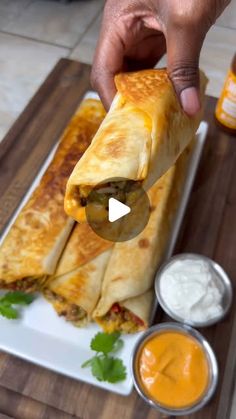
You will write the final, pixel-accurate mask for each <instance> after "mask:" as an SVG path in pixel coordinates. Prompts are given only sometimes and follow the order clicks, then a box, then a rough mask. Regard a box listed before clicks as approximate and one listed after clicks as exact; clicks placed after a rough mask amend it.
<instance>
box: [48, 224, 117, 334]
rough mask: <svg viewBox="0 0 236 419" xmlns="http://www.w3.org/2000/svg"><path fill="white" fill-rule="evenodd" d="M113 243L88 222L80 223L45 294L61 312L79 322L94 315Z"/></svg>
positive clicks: (79, 323)
mask: <svg viewBox="0 0 236 419" xmlns="http://www.w3.org/2000/svg"><path fill="white" fill-rule="evenodd" d="M111 248H112V243H111V242H110V241H109V242H108V241H106V240H103V239H102V238H100V237H99V236H97V235H96V234H95V233H94V232H93V230H92V229H91V228H90V227H89V225H88V224H77V225H76V226H75V228H74V230H73V232H72V234H71V236H70V238H69V240H68V243H67V245H66V247H65V249H64V252H63V254H62V256H61V259H60V261H59V264H58V267H57V270H56V272H55V274H54V276H52V277H50V278H49V279H48V280H47V283H46V285H45V286H44V287H43V294H44V296H45V297H46V299H47V300H48V301H49V302H50V303H52V305H53V307H54V309H55V310H56V312H57V313H58V314H59V316H64V317H65V319H66V320H68V321H70V322H72V323H73V324H74V325H75V326H83V325H85V324H86V323H87V322H88V321H89V320H90V319H91V315H92V312H93V310H94V308H95V306H96V304H97V302H98V299H99V296H100V293H101V286H102V280H103V277H104V272H105V269H106V266H107V263H108V260H109V258H110V254H111Z"/></svg>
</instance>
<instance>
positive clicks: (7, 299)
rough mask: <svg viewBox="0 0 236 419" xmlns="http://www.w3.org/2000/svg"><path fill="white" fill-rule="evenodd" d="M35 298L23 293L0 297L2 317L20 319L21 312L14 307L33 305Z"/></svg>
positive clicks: (15, 292)
mask: <svg viewBox="0 0 236 419" xmlns="http://www.w3.org/2000/svg"><path fill="white" fill-rule="evenodd" d="M33 300H34V296H33V295H31V294H25V293H24V292H21V291H13V292H8V293H7V294H5V295H3V296H2V297H0V315H1V316H3V317H6V318H7V319H18V318H19V312H18V310H17V309H16V308H15V307H14V306H17V305H20V306H26V305H29V304H31V303H32V301H33Z"/></svg>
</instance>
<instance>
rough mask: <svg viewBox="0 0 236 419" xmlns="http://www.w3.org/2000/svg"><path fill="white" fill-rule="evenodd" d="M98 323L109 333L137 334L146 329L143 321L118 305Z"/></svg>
mask: <svg viewBox="0 0 236 419" xmlns="http://www.w3.org/2000/svg"><path fill="white" fill-rule="evenodd" d="M97 321H98V323H99V324H100V325H101V326H102V328H103V329H104V331H105V332H107V333H113V332H115V331H120V332H123V333H136V332H139V331H140V330H143V329H144V327H145V325H144V322H143V320H141V319H140V318H139V317H138V316H136V315H135V314H133V313H131V311H130V310H128V309H126V308H125V307H121V306H120V305H119V304H117V303H116V304H113V306H112V307H111V309H110V310H109V311H108V313H107V314H105V316H103V317H101V318H99V319H97Z"/></svg>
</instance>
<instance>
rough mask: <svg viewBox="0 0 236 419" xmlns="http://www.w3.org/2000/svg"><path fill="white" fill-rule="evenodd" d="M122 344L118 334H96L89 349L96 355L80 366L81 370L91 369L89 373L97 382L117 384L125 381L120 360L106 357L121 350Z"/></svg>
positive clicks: (123, 368) (124, 370) (124, 369)
mask: <svg viewBox="0 0 236 419" xmlns="http://www.w3.org/2000/svg"><path fill="white" fill-rule="evenodd" d="M123 345H124V342H123V340H122V339H120V333H118V332H115V333H110V334H108V333H102V332H99V333H97V334H96V335H95V336H94V338H93V339H92V341H91V344H90V348H91V349H92V350H93V351H96V355H95V356H93V357H92V358H91V359H89V360H88V361H86V362H84V363H83V364H82V368H85V367H91V372H92V374H93V376H94V377H96V378H97V380H98V381H108V382H109V383H117V382H118V381H122V380H125V378H126V367H125V366H124V364H123V361H122V359H120V358H116V357H113V356H110V355H108V354H109V353H111V352H112V353H113V354H114V353H115V352H117V351H118V350H119V349H121V348H122V346H123Z"/></svg>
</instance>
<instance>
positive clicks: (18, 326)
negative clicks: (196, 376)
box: [0, 122, 207, 395]
mask: <svg viewBox="0 0 236 419" xmlns="http://www.w3.org/2000/svg"><path fill="white" fill-rule="evenodd" d="M206 134H207V124H206V123H205V122H202V123H201V125H200V128H199V130H198V133H197V142H196V146H195V149H194V151H193V154H192V158H191V162H190V166H189V172H188V176H187V177H186V182H185V187H184V191H183V196H182V199H181V203H180V207H179V210H178V214H177V216H176V219H175V223H174V228H173V231H172V234H171V237H170V242H169V246H168V249H167V253H166V258H169V257H170V256H171V255H172V252H173V249H174V246H175V243H176V240H177V236H178V233H179V229H180V226H181V222H182V219H183V216H184V212H185V209H186V206H187V202H188V199H189V196H190V192H191V188H192V184H193V181H194V177H195V174H196V171H197V167H198V164H199V160H200V156H201V151H202V149H203V145H204V141H205V138H206ZM55 151H56V146H55V147H54V149H53V150H52V152H51V153H50V155H49V156H48V159H47V161H46V162H45V164H44V165H43V167H42V169H41V170H40V173H39V174H38V176H37V178H36V179H35V181H34V183H33V185H32V186H31V188H30V190H29V191H28V193H27V194H26V196H25V197H24V199H23V201H22V203H21V205H20V206H19V208H18V210H17V212H16V214H15V215H14V217H12V220H11V222H10V224H9V226H8V228H7V229H6V231H4V234H3V235H2V237H1V241H2V240H3V238H4V237H5V234H6V233H7V230H9V228H10V226H11V225H12V223H13V222H14V220H15V218H16V216H17V214H18V213H19V211H20V210H21V208H22V206H23V205H24V204H25V202H26V201H27V200H28V198H29V196H30V194H31V193H32V191H33V190H34V189H35V187H36V186H37V185H38V183H39V181H40V178H41V177H42V175H43V173H44V172H45V170H46V168H47V166H48V165H49V163H50V161H51V160H52V158H53V155H54V153H55ZM0 330H1V333H0V349H1V350H3V351H6V352H9V353H11V354H13V355H16V356H19V357H20V358H23V359H26V360H28V361H30V362H33V363H35V364H37V365H40V366H42V367H45V368H49V369H51V370H53V371H56V372H58V373H61V374H64V375H67V376H69V377H72V378H75V379H77V380H81V381H84V382H86V383H89V384H93V385H95V386H98V387H101V388H104V389H106V390H109V391H112V392H115V393H119V394H122V395H128V394H130V392H131V391H132V388H133V383H132V378H131V374H130V358H131V353H132V350H133V347H134V345H135V342H136V341H137V339H138V337H139V335H140V334H136V335H124V336H123V339H124V347H123V349H122V350H121V351H120V353H119V357H120V358H122V359H123V361H124V364H125V365H126V367H127V378H126V380H125V381H123V382H120V383H117V384H109V383H105V382H99V381H97V380H96V379H95V378H94V377H93V376H92V375H91V373H90V370H89V369H88V368H84V369H83V368H81V364H82V363H83V362H84V361H85V360H87V359H89V358H90V357H91V356H92V355H93V352H92V351H91V350H90V346H89V345H90V341H91V339H92V337H93V336H94V335H95V334H96V333H97V332H98V331H99V330H100V329H99V327H98V326H97V325H95V324H91V325H89V326H88V327H86V328H81V329H79V328H76V327H74V326H72V325H71V324H69V323H67V322H66V321H65V320H64V319H63V318H59V317H58V316H57V314H56V313H55V311H54V310H53V308H52V306H51V305H50V304H48V303H47V302H46V301H45V300H44V299H43V298H42V297H41V296H38V298H37V299H36V300H35V301H34V302H33V303H32V304H31V305H30V306H29V307H27V308H26V309H23V310H22V316H21V318H20V319H19V320H7V319H4V318H2V317H1V318H0Z"/></svg>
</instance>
